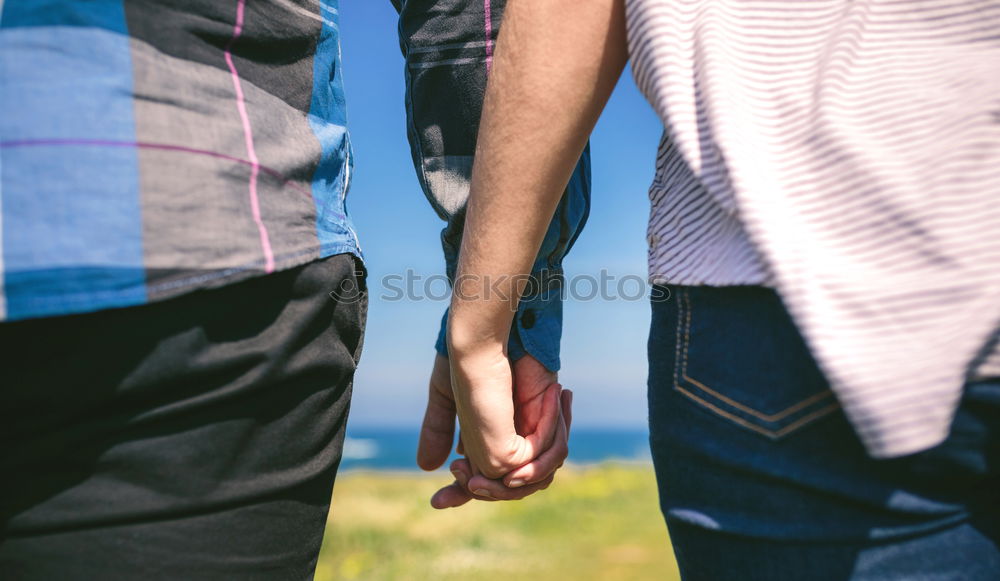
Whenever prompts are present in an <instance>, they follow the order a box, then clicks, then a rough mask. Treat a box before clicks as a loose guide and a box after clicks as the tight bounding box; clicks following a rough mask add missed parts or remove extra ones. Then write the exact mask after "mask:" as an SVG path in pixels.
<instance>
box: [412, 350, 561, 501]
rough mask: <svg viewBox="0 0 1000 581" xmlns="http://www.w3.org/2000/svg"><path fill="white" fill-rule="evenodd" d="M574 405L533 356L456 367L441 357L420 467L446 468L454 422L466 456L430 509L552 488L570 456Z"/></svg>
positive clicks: (495, 357)
mask: <svg viewBox="0 0 1000 581" xmlns="http://www.w3.org/2000/svg"><path fill="white" fill-rule="evenodd" d="M449 363H450V364H451V365H450V366H449ZM449 367H450V368H449ZM453 378H454V381H455V384H456V385H455V387H458V389H453V384H452V379H453ZM456 394H457V395H458V399H457V401H456ZM572 401H573V394H572V392H571V391H569V390H565V389H563V388H562V386H561V385H559V383H557V378H556V374H555V373H553V372H551V371H549V370H547V369H546V368H545V367H544V366H543V365H542V364H541V363H539V362H538V360H537V359H535V358H534V357H532V356H530V355H526V356H524V357H522V358H521V359H519V360H517V361H515V362H514V363H513V364H511V363H510V362H509V361H508V359H507V357H506V356H505V355H504V354H503V353H502V352H498V353H495V354H491V355H489V356H480V357H456V358H454V360H453V361H451V362H449V360H448V359H447V358H445V357H442V356H441V355H438V356H436V358H435V360H434V368H433V371H432V372H431V380H430V391H429V394H428V400H427V410H426V412H425V415H424V422H423V426H422V428H421V431H420V443H419V445H418V448H417V464H418V465H419V466H420V467H421V468H422V469H424V470H436V469H437V468H439V467H440V466H441V465H442V464H444V462H445V460H447V459H448V456H449V454H450V452H451V445H452V442H453V441H454V436H455V419H456V416H460V418H461V433H460V436H459V444H458V453H459V454H463V455H464V456H465V457H463V458H460V459H458V460H455V461H454V462H452V464H451V467H450V468H451V472H452V474H453V475H454V477H455V481H454V482H453V483H452V484H450V485H448V486H445V487H443V488H441V489H440V490H438V491H437V493H435V494H434V496H433V497H432V498H431V505H432V506H433V507H434V508H439V509H441V508H451V507H457V506H461V505H463V504H465V503H467V502H468V501H469V500H472V499H477V500H519V499H521V498H524V497H526V496H529V495H531V494H533V493H535V492H538V491H539V490H544V489H546V488H548V486H549V485H550V484H551V483H552V480H553V477H554V475H555V472H556V470H558V469H559V468H560V467H561V466H562V464H563V462H564V461H565V460H566V456H567V455H568V453H569V448H568V440H569V429H570V422H571V420H572V411H571V406H572Z"/></svg>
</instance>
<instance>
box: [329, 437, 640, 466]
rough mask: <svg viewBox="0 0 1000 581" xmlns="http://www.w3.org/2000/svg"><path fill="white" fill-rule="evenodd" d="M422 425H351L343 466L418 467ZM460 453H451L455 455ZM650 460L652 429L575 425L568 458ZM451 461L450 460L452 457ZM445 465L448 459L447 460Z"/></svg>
mask: <svg viewBox="0 0 1000 581" xmlns="http://www.w3.org/2000/svg"><path fill="white" fill-rule="evenodd" d="M419 437H420V428H419V427H412V428H410V427H376V426H358V427H348V429H347V437H346V439H345V440H344V456H343V460H342V461H341V464H340V469H341V470H389V471H407V470H419V468H418V467H417V463H416V454H417V442H418V440H419ZM457 457H458V456H457V455H455V454H454V453H453V454H452V459H454V458H457ZM607 461H620V462H639V463H645V462H651V457H650V453H649V432H648V431H646V430H636V429H626V428H587V427H580V428H577V427H574V428H573V430H572V433H571V434H570V442H569V458H568V462H570V463H573V464H597V463H601V462H607ZM449 462H450V460H449ZM444 466H445V468H447V466H448V462H446V463H445V465H444Z"/></svg>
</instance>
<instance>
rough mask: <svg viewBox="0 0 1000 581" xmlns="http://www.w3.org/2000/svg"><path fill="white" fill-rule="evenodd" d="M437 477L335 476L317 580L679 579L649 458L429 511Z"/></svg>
mask: <svg viewBox="0 0 1000 581" xmlns="http://www.w3.org/2000/svg"><path fill="white" fill-rule="evenodd" d="M446 479H447V480H448V481H450V475H449V474H448V473H447V472H444V473H438V474H420V473H384V472H354V473H345V474H342V475H340V476H339V477H338V479H337V485H336V488H335V490H334V495H333V507H332V509H331V512H330V522H329V524H328V525H327V529H326V537H325V538H324V540H323V551H322V553H321V554H320V559H319V566H318V567H317V570H316V579H317V581H330V580H333V579H361V580H364V581H378V580H397V579H398V580H411V579H412V580H417V581H419V580H423V579H432V580H435V581H437V580H440V581H447V580H451V579H454V580H459V579H461V580H463V581H468V580H470V579H475V580H476V581H491V580H494V579H496V580H503V581H511V580H512V579H573V580H581V581H582V580H590V579H593V580H601V581H617V580H646V579H649V580H657V581H670V580H673V579H679V576H678V574H677V568H676V564H675V563H674V558H673V554H672V553H671V551H670V543H669V539H668V537H667V531H666V527H665V526H664V524H663V519H662V518H661V516H660V511H659V507H658V505H657V501H656V485H655V482H654V479H653V470H652V468H650V467H646V466H623V465H617V464H605V465H601V466H595V467H588V468H580V467H573V466H567V467H566V468H564V469H563V470H562V471H561V472H560V473H559V475H558V477H557V479H556V482H555V483H554V484H553V485H552V487H550V488H549V489H548V490H546V491H543V492H541V493H538V494H536V495H535V496H532V497H530V498H528V499H526V500H522V501H520V502H509V503H501V502H490V503H487V502H475V503H470V504H467V505H466V506H463V507H461V508H457V509H450V510H446V511H435V510H433V509H432V508H431V507H430V504H429V502H428V501H429V499H430V496H431V494H433V492H434V491H435V490H437V488H438V487H439V486H440V485H442V484H444V483H445V480H446Z"/></svg>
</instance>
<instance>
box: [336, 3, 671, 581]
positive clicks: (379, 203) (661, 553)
mask: <svg viewBox="0 0 1000 581" xmlns="http://www.w3.org/2000/svg"><path fill="white" fill-rule="evenodd" d="M340 19H341V33H342V42H343V66H344V76H345V80H346V85H347V97H348V124H349V126H350V130H351V135H352V141H353V144H354V148H355V171H354V176H353V183H352V186H351V192H350V198H349V208H350V212H351V214H352V216H353V219H354V222H355V224H356V226H357V228H358V232H359V234H360V236H361V243H362V248H363V250H364V253H365V258H366V262H367V265H368V268H369V289H370V293H371V304H370V310H369V318H368V328H367V335H366V343H365V350H364V355H363V357H362V361H361V365H360V368H359V369H358V373H357V376H356V379H355V383H354V401H353V404H352V409H351V417H350V422H349V427H348V440H347V442H346V445H345V450H344V462H343V464H342V467H341V473H340V476H339V477H338V481H337V485H336V488H335V491H334V500H333V509H332V511H331V521H330V525H329V527H328V529H327V534H326V538H325V541H324V550H323V553H322V555H321V557H320V565H319V567H318V569H317V579H319V580H320V581H323V580H326V579H430V578H433V579H442V580H445V579H459V578H463V579H465V578H468V577H469V576H470V575H473V576H474V577H475V578H476V579H494V578H496V579H500V578H503V579H510V578H512V577H513V578H521V577H522V576H527V575H532V576H539V575H540V576H543V577H544V576H546V575H559V576H560V577H563V576H564V577H565V578H572V579H602V580H604V579H607V580H613V579H674V578H677V577H676V570H675V565H674V563H673V557H672V555H671V552H670V548H669V540H668V537H667V533H666V527H665V526H664V524H663V521H662V518H661V517H660V514H659V510H658V505H657V500H656V491H655V490H656V489H655V483H654V481H653V471H652V466H651V464H650V463H649V457H648V447H647V442H646V439H647V431H646V400H645V381H646V345H645V342H646V334H647V331H648V323H649V305H648V302H647V301H646V300H645V298H640V299H637V300H636V299H634V298H633V300H624V299H616V300H607V299H601V298H595V299H594V300H589V301H585V300H570V301H568V302H567V303H566V304H565V306H564V308H565V312H564V335H563V342H562V362H563V369H562V370H561V371H560V381H561V383H562V384H563V385H564V386H566V387H568V388H571V389H573V390H574V392H575V398H574V412H573V415H574V418H573V422H574V424H573V434H572V437H571V444H570V448H571V453H570V464H569V465H568V466H567V468H565V469H564V470H563V472H562V473H561V475H560V477H559V478H558V479H557V481H556V483H555V484H554V485H553V486H552V488H551V489H549V490H548V491H545V492H543V493H540V494H538V495H535V496H534V497H531V498H529V499H527V500H525V501H521V502H518V503H512V504H503V503H482V502H480V503H473V504H470V505H467V506H465V507H462V508H459V509H453V510H450V511H445V512H437V511H434V510H432V509H431V508H430V505H429V499H430V495H431V494H432V493H433V492H434V491H435V490H436V489H437V488H438V487H439V486H442V485H444V484H447V483H448V482H450V481H451V475H450V474H449V473H448V472H447V471H446V470H440V471H438V472H435V473H432V474H423V473H420V472H419V471H418V470H417V467H416V465H415V462H414V455H415V450H416V441H417V434H418V430H419V426H420V421H421V418H422V416H423V409H424V405H425V403H426V394H427V380H428V377H429V374H430V369H431V364H432V362H433V358H434V353H435V352H434V348H433V345H434V340H435V338H436V336H437V332H438V326H439V324H440V319H441V315H442V313H443V312H444V309H445V307H446V306H447V300H446V298H444V295H445V294H446V292H445V291H446V286H445V284H444V283H443V281H442V279H441V276H440V275H443V273H444V259H443V257H442V254H441V249H440V245H439V233H440V230H441V228H442V226H443V223H442V222H441V221H440V220H439V219H438V217H437V216H436V215H435V214H434V212H433V211H432V210H431V207H430V206H429V204H428V203H427V201H426V200H425V198H424V196H423V194H422V192H421V190H420V187H419V185H418V184H417V180H416V177H415V174H414V170H413V167H412V164H411V158H410V151H409V146H408V144H407V141H406V129H405V128H406V125H405V110H404V106H403V93H404V77H403V59H402V56H401V54H400V52H399V42H398V38H397V34H396V28H397V22H396V14H395V11H394V10H393V8H392V6H391V4H390V3H389V2H388V0H379V1H370V0H367V1H363V2H362V1H353V2H343V3H341V10H340ZM660 131H661V125H660V123H659V121H658V119H657V118H656V116H655V114H654V113H653V111H652V109H651V108H650V107H649V105H648V104H647V103H646V102H645V100H644V99H643V98H642V96H641V95H639V93H638V92H637V90H636V89H635V86H634V84H633V83H632V79H631V75H630V73H629V72H628V71H626V73H625V75H624V76H623V77H622V80H621V81H620V83H619V86H618V88H617V90H616V92H615V94H614V96H613V97H612V99H611V102H610V104H609V105H608V108H607V109H606V111H605V113H604V115H603V117H602V119H601V121H600V123H599V124H598V126H597V129H596V131H595V132H594V135H593V138H592V144H591V145H592V155H593V202H592V204H593V205H592V209H591V214H590V219H589V222H588V224H587V228H586V230H585V231H584V233H583V235H582V236H581V237H580V239H579V240H578V242H577V243H576V246H575V247H574V249H573V251H572V252H571V253H570V255H569V257H568V258H567V260H566V262H565V265H564V266H565V269H566V274H567V277H572V276H575V275H591V276H593V277H595V278H599V277H600V276H601V272H602V271H603V272H606V273H607V275H610V276H615V277H619V278H620V277H624V276H630V275H632V276H634V275H638V276H639V277H640V278H641V279H645V276H646V242H645V228H646V220H647V217H648V211H649V207H648V201H647V195H646V191H647V189H648V186H649V183H650V181H651V179H652V176H653V169H654V165H653V164H654V161H655V152H656V145H657V141H658V139H659V137H660ZM408 269H410V270H412V271H413V272H414V273H415V274H417V275H420V276H422V277H424V280H426V279H427V277H432V276H436V279H435V280H437V281H438V283H435V284H434V285H433V286H432V287H431V288H429V289H426V290H429V291H431V294H434V295H435V296H436V297H438V298H439V300H432V299H430V298H424V299H423V300H402V301H393V300H387V299H388V297H389V295H392V294H393V293H392V292H390V291H389V289H387V288H386V284H385V282H384V281H383V279H384V277H386V276H388V275H399V274H404V273H405V272H406V271H407V270H408ZM634 286H635V285H633V287H634ZM630 293H631V294H633V295H634V294H635V289H634V288H632V289H630ZM581 294H587V293H586V291H585V290H583V289H581Z"/></svg>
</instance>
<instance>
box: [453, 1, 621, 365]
mask: <svg viewBox="0 0 1000 581" xmlns="http://www.w3.org/2000/svg"><path fill="white" fill-rule="evenodd" d="M625 61H626V47H625V25H624V16H623V7H622V2H621V0H546V1H544V2H538V1H533V0H510V2H509V3H508V5H507V13H506V15H505V17H504V23H503V28H502V33H501V35H500V39H499V42H498V46H497V50H496V58H495V61H494V64H493V70H492V73H491V77H490V81H489V87H488V89H487V93H486V100H485V104H484V110H483V117H482V121H481V125H480V133H479V142H478V146H477V152H476V163H475V168H474V170H473V175H472V190H471V194H470V199H469V206H468V215H467V218H466V226H465V236H464V238H463V240H462V250H461V253H460V261H459V267H458V273H457V285H456V292H455V294H454V298H453V302H452V315H451V316H452V319H451V327H450V329H449V338H450V343H451V346H452V349H453V350H454V352H455V353H459V354H462V353H467V354H472V353H471V352H475V351H479V350H481V349H502V346H503V345H504V344H505V343H506V340H507V333H508V331H509V329H510V322H511V318H512V316H513V313H514V311H515V309H516V306H517V300H518V297H519V291H520V289H519V288H517V287H516V285H515V281H516V280H518V277H521V276H522V275H525V274H526V273H528V272H529V271H530V268H531V264H532V261H533V260H534V257H535V254H536V253H537V251H538V248H539V246H540V244H541V241H542V238H543V237H544V235H545V230H546V227H547V225H548V223H549V220H550V219H551V217H552V214H553V212H554V211H555V208H556V205H557V204H558V202H559V197H560V195H561V193H562V191H563V189H564V188H565V187H566V183H567V181H568V180H569V178H570V175H571V173H572V171H573V168H574V166H575V164H576V161H577V159H578V158H579V156H580V153H581V152H582V150H583V148H584V146H585V144H586V141H587V137H588V135H589V134H590V131H591V130H592V129H593V126H594V124H595V123H596V121H597V118H598V116H599V115H600V112H601V109H602V108H603V107H604V104H605V103H606V101H607V99H608V97H609V96H610V94H611V91H612V89H613V88H614V85H615V83H616V81H617V79H618V77H619V76H620V74H621V70H622V68H623V67H624V64H625ZM521 280H523V278H522V279H521ZM485 281H490V283H493V284H492V289H491V292H490V293H484V292H483V291H484V282H485ZM496 291H499V292H496Z"/></svg>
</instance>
